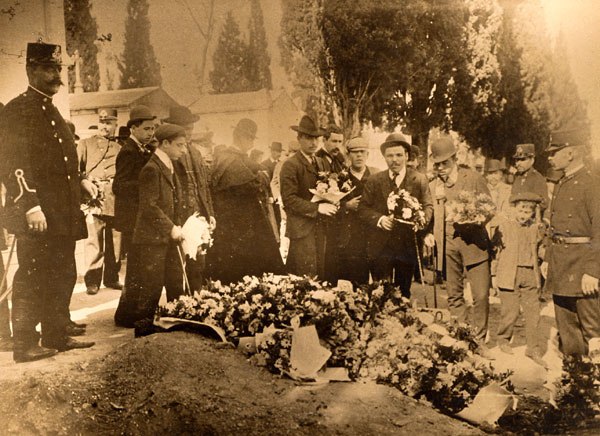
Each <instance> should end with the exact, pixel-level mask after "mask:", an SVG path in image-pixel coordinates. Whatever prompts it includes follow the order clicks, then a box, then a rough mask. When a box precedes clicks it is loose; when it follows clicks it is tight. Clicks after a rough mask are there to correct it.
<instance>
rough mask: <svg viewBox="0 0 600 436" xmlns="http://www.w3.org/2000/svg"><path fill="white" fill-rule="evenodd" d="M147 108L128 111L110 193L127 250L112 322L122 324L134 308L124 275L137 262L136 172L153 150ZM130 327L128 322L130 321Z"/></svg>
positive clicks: (151, 127)
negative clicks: (134, 239)
mask: <svg viewBox="0 0 600 436" xmlns="http://www.w3.org/2000/svg"><path fill="white" fill-rule="evenodd" d="M155 118H156V117H155V116H154V115H152V113H151V112H150V109H149V108H147V107H146V106H136V107H134V108H133V109H131V112H130V113H129V121H128V122H127V126H128V127H129V128H130V130H131V134H130V136H129V138H127V140H125V143H124V144H123V146H122V147H121V150H120V151H119V154H118V155H117V160H116V170H115V179H114V181H113V192H114V194H115V220H114V226H115V228H116V229H117V230H119V231H120V232H121V247H122V251H123V252H126V253H127V269H126V271H125V286H124V289H123V292H122V293H121V298H120V300H119V305H118V307H117V310H116V312H115V323H116V324H117V325H123V326H124V325H125V324H126V322H125V320H126V318H128V313H130V312H131V311H132V310H134V308H133V307H132V306H131V305H130V304H133V302H132V301H131V302H129V300H128V298H127V287H128V285H129V283H128V276H130V270H131V269H132V268H133V267H134V265H137V264H138V262H137V260H136V259H135V256H136V255H137V253H136V252H135V250H133V246H132V243H131V240H132V237H133V229H134V226H135V220H136V218H137V212H138V204H139V197H140V193H139V175H140V172H141V171H142V168H143V167H144V165H146V163H147V162H148V160H150V157H151V156H152V153H153V148H154V147H153V146H152V145H150V141H151V140H152V136H153V135H154V119H155ZM130 326H131V324H130Z"/></svg>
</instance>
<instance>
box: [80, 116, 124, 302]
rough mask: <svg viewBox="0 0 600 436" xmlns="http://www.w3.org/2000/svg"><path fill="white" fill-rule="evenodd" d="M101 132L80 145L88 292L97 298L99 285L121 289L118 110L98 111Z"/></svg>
mask: <svg viewBox="0 0 600 436" xmlns="http://www.w3.org/2000/svg"><path fill="white" fill-rule="evenodd" d="M98 117H99V122H98V133H97V134H96V135H94V136H92V137H90V138H86V139H83V140H82V141H80V142H79V144H78V145H77V157H78V158H79V171H80V174H81V175H82V177H83V180H82V182H81V183H82V185H83V186H84V189H85V191H86V193H87V194H88V200H89V201H88V219H87V220H86V221H87V227H88V238H87V239H86V242H85V261H86V266H87V270H86V273H85V276H84V280H85V285H86V288H87V293H88V294H89V295H95V294H97V293H98V290H99V289H100V285H101V283H102V282H104V285H105V286H106V287H108V288H113V289H119V290H120V289H122V288H123V285H122V284H121V283H120V281H119V270H120V269H121V232H119V231H118V230H116V229H115V228H114V215H115V197H114V194H113V190H112V184H113V179H114V177H115V164H116V160H117V154H118V153H119V151H120V149H121V146H120V145H119V144H118V143H117V142H115V141H114V140H113V138H114V134H115V130H116V128H117V111H116V110H115V109H104V108H102V109H100V110H99V111H98Z"/></svg>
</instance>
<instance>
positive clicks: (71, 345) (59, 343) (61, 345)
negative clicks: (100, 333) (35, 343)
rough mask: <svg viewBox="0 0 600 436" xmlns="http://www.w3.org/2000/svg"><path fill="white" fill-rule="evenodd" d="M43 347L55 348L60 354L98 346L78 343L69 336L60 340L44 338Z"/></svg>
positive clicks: (93, 343)
mask: <svg viewBox="0 0 600 436" xmlns="http://www.w3.org/2000/svg"><path fill="white" fill-rule="evenodd" d="M42 345H43V346H44V347H48V348H54V349H56V350H58V351H59V352H63V351H69V350H75V349H79V348H90V347H93V346H94V345H96V343H95V342H83V341H77V340H75V339H73V338H71V337H69V336H65V337H64V338H60V339H54V338H53V339H45V338H42Z"/></svg>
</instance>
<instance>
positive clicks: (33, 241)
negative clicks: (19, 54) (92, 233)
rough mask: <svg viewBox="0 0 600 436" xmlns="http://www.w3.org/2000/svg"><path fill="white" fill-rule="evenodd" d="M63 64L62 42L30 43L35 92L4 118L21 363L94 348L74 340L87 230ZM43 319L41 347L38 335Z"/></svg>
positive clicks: (0, 134)
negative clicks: (63, 96) (63, 94)
mask: <svg viewBox="0 0 600 436" xmlns="http://www.w3.org/2000/svg"><path fill="white" fill-rule="evenodd" d="M62 65H63V64H62V60H61V47H60V46H59V45H54V44H45V43H41V42H40V43H30V44H28V45H27V55H26V71H27V77H28V79H29V87H28V88H27V90H26V91H25V92H24V93H22V94H20V95H19V96H18V97H16V98H15V99H13V100H11V101H10V102H9V103H8V104H7V105H6V106H5V107H4V108H3V110H2V112H1V114H0V177H1V179H2V182H3V183H4V185H5V187H6V208H5V209H6V210H5V216H4V218H5V219H4V226H5V227H6V228H7V230H8V231H9V232H10V233H13V234H15V236H16V238H17V245H18V250H17V258H18V262H19V269H18V270H17V272H16V274H15V277H14V281H13V294H12V311H13V313H12V326H13V338H14V349H13V357H14V360H15V361H16V362H26V361H32V360H38V359H43V358H46V357H49V356H52V355H54V354H55V353H56V352H57V351H66V350H70V349H73V348H85V347H90V346H92V345H94V343H93V342H77V341H75V340H73V339H72V338H70V337H69V336H68V335H67V327H68V326H69V325H71V321H70V319H69V316H68V314H69V310H68V307H69V304H70V299H71V294H72V292H73V287H74V286H75V281H76V278H77V272H76V268H75V241H77V240H78V239H83V238H85V236H86V230H85V221H84V217H83V213H82V212H81V210H80V203H81V202H80V190H81V185H80V179H79V171H78V166H77V151H76V147H75V142H74V138H73V135H72V134H71V131H70V130H69V127H68V126H67V124H66V122H65V120H64V119H63V117H62V116H61V114H60V113H59V111H58V109H57V108H56V106H54V104H53V102H52V97H53V96H54V94H56V93H57V92H58V90H59V88H60V86H61V85H62V81H61V70H62ZM40 321H41V325H42V343H41V344H42V346H41V347H40V346H39V345H38V340H39V336H38V334H37V332H36V331H35V326H36V325H37V323H38V322H40Z"/></svg>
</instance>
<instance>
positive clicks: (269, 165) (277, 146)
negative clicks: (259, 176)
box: [260, 142, 283, 182]
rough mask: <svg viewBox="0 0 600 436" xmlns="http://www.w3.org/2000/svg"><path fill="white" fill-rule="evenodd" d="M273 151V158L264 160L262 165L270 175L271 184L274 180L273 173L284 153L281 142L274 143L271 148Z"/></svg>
mask: <svg viewBox="0 0 600 436" xmlns="http://www.w3.org/2000/svg"><path fill="white" fill-rule="evenodd" d="M269 150H270V151H271V156H269V157H268V158H267V159H265V160H263V161H262V162H261V163H260V164H261V165H262V167H263V168H264V169H265V170H266V171H267V172H268V173H269V182H270V181H271V180H272V179H273V172H274V171H275V166H276V165H277V162H279V159H281V154H282V153H283V145H282V144H281V142H272V143H271V146H270V147H269Z"/></svg>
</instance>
